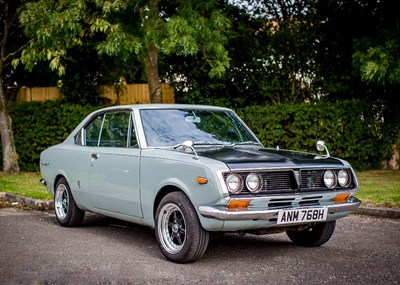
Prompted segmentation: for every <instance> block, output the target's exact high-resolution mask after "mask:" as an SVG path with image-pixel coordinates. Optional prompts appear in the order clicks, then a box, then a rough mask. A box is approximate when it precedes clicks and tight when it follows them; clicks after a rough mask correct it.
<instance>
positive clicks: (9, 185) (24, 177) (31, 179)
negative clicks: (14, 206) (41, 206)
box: [0, 172, 53, 200]
mask: <svg viewBox="0 0 400 285" xmlns="http://www.w3.org/2000/svg"><path fill="white" fill-rule="evenodd" d="M40 178H41V176H40V174H39V173H30V172H21V173H18V174H8V175H6V174H4V173H0V192H8V193H13V194H15V195H21V196H25V197H30V198H34V199H41V200H51V199H53V196H52V195H51V194H50V193H49V192H48V191H47V190H46V187H44V186H43V185H41V184H40V183H39V180H40Z"/></svg>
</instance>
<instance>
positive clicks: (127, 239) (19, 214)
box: [0, 209, 400, 285]
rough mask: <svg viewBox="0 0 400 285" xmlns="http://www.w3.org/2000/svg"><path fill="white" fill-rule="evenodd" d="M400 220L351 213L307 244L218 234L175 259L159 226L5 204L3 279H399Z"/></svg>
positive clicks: (281, 237) (0, 232) (0, 240)
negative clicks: (202, 249) (63, 220)
mask: <svg viewBox="0 0 400 285" xmlns="http://www.w3.org/2000/svg"><path fill="white" fill-rule="evenodd" d="M399 264H400V221H399V220H387V219H377V218H371V217H365V216H357V215H352V216H350V217H347V218H345V219H342V220H340V221H339V222H338V224H337V228H336V232H335V234H334V236H333V237H332V238H331V240H330V241H329V242H328V243H327V244H325V245H324V246H322V247H319V248H302V247H297V246H294V245H292V244H291V243H290V241H289V239H288V238H287V237H286V236H285V234H277V235H268V236H251V235H246V236H244V237H241V236H239V235H234V234H229V235H225V236H224V237H220V238H217V239H213V240H212V241H211V242H210V246H209V248H208V252H207V253H206V255H205V256H204V257H203V259H201V260H199V261H198V262H196V263H193V264H186V265H179V264H174V263H171V262H169V261H167V260H165V258H164V257H163V256H162V254H161V253H160V251H159V249H158V247H157V245H156V241H155V237H154V231H153V230H151V229H149V228H145V227H141V226H137V225H133V224H127V223H123V222H119V221H117V220H114V219H110V218H105V217H102V216H97V215H93V214H89V215H87V217H86V218H85V220H84V224H83V226H81V227H78V228H63V227H60V226H58V224H56V221H55V217H54V215H53V213H46V212H37V211H22V210H16V209H0V284H2V285H3V284H4V285H7V284H29V285H31V284H32V285H41V284H165V285H169V284H174V285H178V284H241V285H242V284H374V285H376V284H400V265H399Z"/></svg>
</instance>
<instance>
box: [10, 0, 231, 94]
mask: <svg viewBox="0 0 400 285" xmlns="http://www.w3.org/2000/svg"><path fill="white" fill-rule="evenodd" d="M217 2H218V1H217V0H206V1H196V0H177V1H159V0H143V1H141V0H129V1H121V0H96V1H89V0H69V1H58V0H50V1H49V0H39V1H37V2H32V3H27V4H26V5H25V6H24V8H23V9H22V10H21V15H20V23H21V25H22V26H23V27H24V32H25V34H26V35H27V36H28V37H29V38H31V42H30V45H29V47H27V48H26V49H25V50H24V51H23V53H22V56H21V58H20V59H16V60H15V61H14V66H17V65H18V64H19V63H20V62H22V63H23V64H24V65H25V66H26V67H27V68H28V69H32V68H33V66H34V65H35V63H37V61H40V60H49V61H50V67H51V68H52V69H54V70H57V71H58V72H59V74H63V73H64V72H65V67H66V65H65V63H66V59H67V58H68V55H67V51H68V50H69V49H71V48H72V47H75V46H79V45H82V43H83V42H84V41H86V40H88V39H90V40H93V39H94V38H96V39H97V41H96V43H95V48H96V50H97V52H98V53H99V54H100V55H101V54H106V55H109V56H114V57H117V58H119V59H120V60H124V61H127V62H129V60H132V58H133V57H136V58H138V59H139V61H140V62H142V63H143V66H145V71H146V77H147V81H148V84H149V91H150V96H151V101H152V102H161V100H162V94H161V84H160V79H159V78H160V76H159V67H158V64H159V56H160V55H163V54H167V55H168V54H181V55H184V56H188V55H194V54H199V53H200V54H202V55H203V59H204V60H206V61H207V62H208V63H209V65H210V66H211V68H210V71H209V75H210V76H211V77H213V76H219V75H221V74H223V72H224V71H225V69H226V68H227V67H228V66H229V58H228V54H227V52H226V50H225V48H224V44H225V41H226V38H225V36H224V31H225V30H226V29H227V28H228V27H229V21H227V19H226V17H225V16H224V15H223V14H222V12H221V11H220V10H218V9H215V7H216V5H217Z"/></svg>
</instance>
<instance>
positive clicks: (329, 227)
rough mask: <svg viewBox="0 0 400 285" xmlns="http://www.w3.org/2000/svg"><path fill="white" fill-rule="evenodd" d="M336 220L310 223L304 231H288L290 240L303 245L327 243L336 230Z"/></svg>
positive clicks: (311, 245)
mask: <svg viewBox="0 0 400 285" xmlns="http://www.w3.org/2000/svg"><path fill="white" fill-rule="evenodd" d="M335 226H336V221H331V222H327V223H316V224H310V226H309V227H308V228H306V229H305V230H304V231H300V232H299V231H287V232H286V234H287V235H288V237H289V238H290V240H291V241H292V242H293V243H294V244H297V245H301V246H308V247H313V246H320V245H323V244H324V243H326V242H327V241H328V240H329V239H330V238H331V236H332V234H333V232H334V231H335Z"/></svg>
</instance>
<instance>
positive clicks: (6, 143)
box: [0, 79, 19, 173]
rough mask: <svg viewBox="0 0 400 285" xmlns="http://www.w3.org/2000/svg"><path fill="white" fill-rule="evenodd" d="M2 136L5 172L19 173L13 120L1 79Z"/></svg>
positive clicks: (0, 119)
mask: <svg viewBox="0 0 400 285" xmlns="http://www.w3.org/2000/svg"><path fill="white" fill-rule="evenodd" d="M0 136H1V145H2V151H3V152H2V154H3V171H4V172H5V173H15V172H19V166H18V154H17V150H16V148H15V144H14V135H13V132H12V129H11V118H10V116H9V115H8V112H7V109H6V106H5V100H4V88H3V80H1V79H0Z"/></svg>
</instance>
